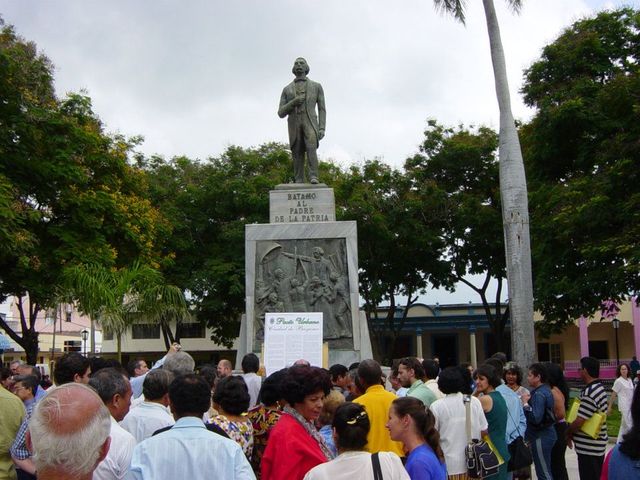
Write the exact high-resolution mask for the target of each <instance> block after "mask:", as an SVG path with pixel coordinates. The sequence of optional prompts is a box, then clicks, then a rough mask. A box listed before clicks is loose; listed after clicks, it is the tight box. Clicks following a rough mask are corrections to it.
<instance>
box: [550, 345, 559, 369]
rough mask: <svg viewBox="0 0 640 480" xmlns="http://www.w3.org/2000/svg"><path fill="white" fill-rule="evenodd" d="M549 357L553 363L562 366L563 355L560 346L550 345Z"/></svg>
mask: <svg viewBox="0 0 640 480" xmlns="http://www.w3.org/2000/svg"><path fill="white" fill-rule="evenodd" d="M549 357H550V358H551V362H552V363H557V364H558V365H561V364H562V354H561V352H560V344H559V343H552V344H550V345H549Z"/></svg>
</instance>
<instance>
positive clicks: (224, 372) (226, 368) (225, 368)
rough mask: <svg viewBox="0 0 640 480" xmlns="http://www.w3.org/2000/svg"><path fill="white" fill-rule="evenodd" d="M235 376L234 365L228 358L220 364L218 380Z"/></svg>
mask: <svg viewBox="0 0 640 480" xmlns="http://www.w3.org/2000/svg"><path fill="white" fill-rule="evenodd" d="M232 374H233V365H231V362H230V361H229V360H227V359H226V358H223V359H222V360H220V361H219V362H218V378H224V377H228V376H229V375H232Z"/></svg>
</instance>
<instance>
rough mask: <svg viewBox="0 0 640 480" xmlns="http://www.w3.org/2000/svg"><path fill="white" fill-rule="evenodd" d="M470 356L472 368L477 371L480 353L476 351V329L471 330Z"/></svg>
mask: <svg viewBox="0 0 640 480" xmlns="http://www.w3.org/2000/svg"><path fill="white" fill-rule="evenodd" d="M469 356H470V357H471V359H470V360H471V366H472V367H473V369H474V370H475V369H476V368H478V352H477V351H476V329H475V328H474V327H472V328H470V329H469Z"/></svg>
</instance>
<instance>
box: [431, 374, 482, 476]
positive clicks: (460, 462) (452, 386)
mask: <svg viewBox="0 0 640 480" xmlns="http://www.w3.org/2000/svg"><path fill="white" fill-rule="evenodd" d="M466 383H467V381H466V380H465V379H464V376H463V373H462V371H461V370H460V367H447V368H445V369H444V370H442V371H441V372H440V375H439V376H438V388H439V389H440V391H441V392H442V393H444V395H445V396H444V398H442V399H440V400H436V401H435V402H433V403H432V404H431V406H430V407H429V409H430V410H431V412H432V413H433V416H434V417H435V418H436V425H435V427H436V430H438V432H439V433H440V447H441V448H442V451H443V453H444V461H445V464H446V465H447V475H448V477H449V478H450V479H451V478H460V479H461V478H466V473H467V463H466V459H465V455H464V451H465V449H464V447H465V445H466V444H467V442H468V440H467V430H466V418H467V417H466V407H465V402H469V413H470V420H471V438H477V439H480V438H482V435H483V434H486V433H487V430H488V428H489V425H488V423H487V419H486V418H485V416H484V411H483V410H482V405H481V404H480V401H479V400H478V399H477V398H476V397H470V396H466V395H463V394H462V391H463V390H464V389H465V384H466Z"/></svg>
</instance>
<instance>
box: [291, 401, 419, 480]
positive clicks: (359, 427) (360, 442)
mask: <svg viewBox="0 0 640 480" xmlns="http://www.w3.org/2000/svg"><path fill="white" fill-rule="evenodd" d="M332 426H333V438H334V440H335V444H336V447H337V448H338V453H339V455H338V456H337V457H336V458H335V459H334V460H332V461H330V462H328V463H323V464H320V465H318V466H316V467H314V468H312V469H311V470H309V472H308V473H307V474H306V476H305V477H304V480H355V479H358V480H360V479H363V480H374V478H376V477H375V476H374V463H373V461H372V460H373V458H372V455H371V453H369V452H366V451H365V446H366V445H367V435H368V434H369V429H370V428H371V424H370V422H369V417H368V415H367V412H366V411H365V409H364V407H363V406H362V405H360V404H358V403H351V402H345V403H342V404H341V405H340V406H339V407H338V408H337V409H336V412H335V414H334V416H333V423H332ZM377 459H378V461H379V464H380V471H381V473H382V478H384V480H409V475H407V472H406V471H405V469H404V467H403V466H402V461H401V460H400V457H398V456H397V455H396V454H395V453H393V452H379V453H378V454H377Z"/></svg>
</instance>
